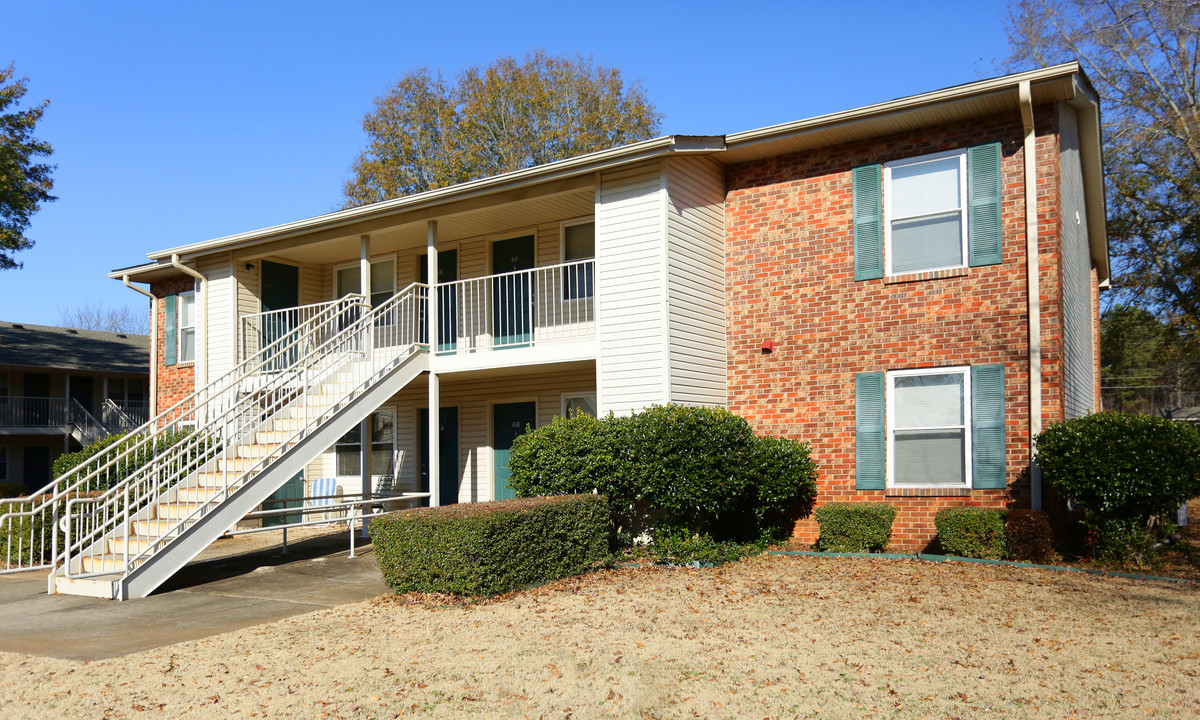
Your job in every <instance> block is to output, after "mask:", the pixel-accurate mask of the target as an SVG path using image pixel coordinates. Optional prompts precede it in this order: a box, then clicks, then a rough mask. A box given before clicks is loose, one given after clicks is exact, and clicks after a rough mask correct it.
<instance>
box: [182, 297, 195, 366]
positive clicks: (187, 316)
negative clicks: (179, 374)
mask: <svg viewBox="0 0 1200 720" xmlns="http://www.w3.org/2000/svg"><path fill="white" fill-rule="evenodd" d="M178 327H179V334H178V338H179V362H192V361H194V360H195V359H196V293H195V292H194V291H192V292H184V293H179V325H178Z"/></svg>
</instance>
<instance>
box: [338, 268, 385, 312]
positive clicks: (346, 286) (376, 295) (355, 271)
mask: <svg viewBox="0 0 1200 720" xmlns="http://www.w3.org/2000/svg"><path fill="white" fill-rule="evenodd" d="M361 273H362V269H361V268H360V267H359V265H358V264H357V263H355V264H354V265H348V266H346V267H341V268H338V269H337V271H336V272H335V276H334V284H335V286H336V287H335V292H336V294H337V296H338V297H344V296H346V295H350V294H351V293H361V292H362V274H361ZM395 294H396V259H395V258H387V259H386V260H372V261H371V307H379V306H380V305H382V304H383V303H385V302H387V300H388V298H390V297H391V296H393V295H395Z"/></svg>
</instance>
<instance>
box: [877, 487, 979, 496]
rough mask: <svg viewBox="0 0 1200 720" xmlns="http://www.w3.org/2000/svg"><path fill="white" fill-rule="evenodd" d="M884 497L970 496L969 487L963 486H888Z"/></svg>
mask: <svg viewBox="0 0 1200 720" xmlns="http://www.w3.org/2000/svg"><path fill="white" fill-rule="evenodd" d="M884 496H885V497H970V496H971V488H965V487H923V488H922V487H904V488H897V487H890V488H888V489H887V491H886V492H885V493H884Z"/></svg>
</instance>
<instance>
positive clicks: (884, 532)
mask: <svg viewBox="0 0 1200 720" xmlns="http://www.w3.org/2000/svg"><path fill="white" fill-rule="evenodd" d="M816 515H817V525H818V526H819V527H820V529H821V535H820V537H818V538H817V543H816V545H815V546H814V547H815V548H816V549H817V550H823V551H826V552H883V550H884V548H886V547H887V544H888V538H890V537H891V535H892V521H894V520H895V519H896V508H894V507H893V506H891V505H885V504H883V503H829V504H828V505H822V506H821V507H819V508H817V513H816Z"/></svg>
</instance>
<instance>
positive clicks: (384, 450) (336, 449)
mask: <svg viewBox="0 0 1200 720" xmlns="http://www.w3.org/2000/svg"><path fill="white" fill-rule="evenodd" d="M360 429H361V425H355V426H354V428H353V429H351V430H350V432H348V433H346V434H345V435H343V436H342V437H341V438H339V439H338V441H337V442H336V443H334V446H333V454H334V463H335V465H334V471H335V474H336V475H337V477H338V479H339V480H348V481H350V482H345V483H341V484H342V485H343V486H344V487H352V486H353V485H354V484H355V483H357V484H358V485H359V487H360V488H361V487H362V436H361V433H360ZM370 433H371V439H370V442H371V457H370V460H369V462H370V466H371V487H372V488H374V489H375V490H379V491H390V490H391V489H392V484H393V482H394V478H395V468H396V409H395V408H392V407H384V408H379V409H378V410H376V411H375V412H373V413H371V420H370Z"/></svg>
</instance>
